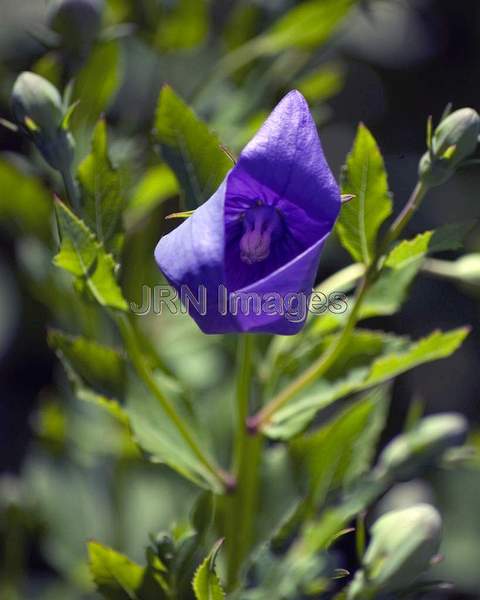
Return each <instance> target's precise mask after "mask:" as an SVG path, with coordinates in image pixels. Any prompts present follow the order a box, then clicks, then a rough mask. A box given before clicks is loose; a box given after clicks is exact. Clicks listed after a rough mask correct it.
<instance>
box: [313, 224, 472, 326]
mask: <svg viewBox="0 0 480 600" xmlns="http://www.w3.org/2000/svg"><path fill="white" fill-rule="evenodd" d="M471 227H472V223H453V224H450V225H446V226H444V227H440V228H439V229H436V230H433V231H425V232H424V233H420V234H418V235H417V236H416V237H414V238H413V239H410V240H402V241H401V242H399V243H398V244H397V245H396V246H395V247H394V248H393V249H392V250H391V251H390V253H389V254H388V255H387V257H386V259H385V264H384V266H383V269H382V272H381V273H380V277H379V278H378V280H377V281H376V282H375V283H374V284H373V286H372V287H371V289H370V290H369V292H368V293H367V296H366V298H365V300H364V302H363V305H362V307H361V309H360V316H359V318H360V319H367V318H369V317H377V316H387V315H393V314H395V313H396V312H397V311H398V310H399V309H400V307H401V306H402V304H403V303H404V302H405V300H406V299H407V297H408V290H409V288H410V285H411V284H412V282H413V280H414V279H415V277H416V275H417V274H418V273H419V271H420V269H421V268H422V266H423V265H424V262H425V259H426V257H427V256H428V255H429V254H432V253H435V252H442V251H444V250H457V249H459V248H461V247H462V245H463V240H464V238H465V236H466V234H467V233H468V231H469V230H470V229H471ZM319 325H320V323H319Z"/></svg>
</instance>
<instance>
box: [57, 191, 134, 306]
mask: <svg viewBox="0 0 480 600" xmlns="http://www.w3.org/2000/svg"><path fill="white" fill-rule="evenodd" d="M55 210H56V214H57V221H58V227H59V231H60V235H61V245H60V252H59V253H58V254H57V255H56V256H55V258H54V264H55V265H56V266H57V267H60V268H61V269H64V270H66V271H68V272H69V273H71V274H72V275H75V276H76V277H78V278H81V279H82V281H84V282H85V284H86V285H87V287H88V289H89V290H90V292H91V294H92V295H93V297H94V298H95V299H96V300H97V302H98V303H99V304H101V305H102V306H108V307H111V308H116V309H118V310H127V308H128V305H127V303H126V301H125V299H124V297H123V295H122V292H121V289H120V287H119V285H118V283H117V281H116V279H115V270H116V265H115V261H114V260H113V258H112V256H111V255H109V254H107V253H106V252H105V249H104V248H103V246H102V245H101V244H100V243H99V242H98V241H97V240H96V239H95V236H94V235H93V233H92V232H91V231H90V229H89V228H88V227H87V226H86V225H85V223H84V222H83V221H82V220H81V219H79V218H78V217H77V216H76V215H75V214H74V213H73V212H72V211H71V210H70V209H69V208H68V207H67V206H65V204H63V202H61V201H60V200H58V199H56V200H55Z"/></svg>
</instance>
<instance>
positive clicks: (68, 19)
mask: <svg viewBox="0 0 480 600" xmlns="http://www.w3.org/2000/svg"><path fill="white" fill-rule="evenodd" d="M104 8H105V1H104V0H57V1H56V2H55V3H54V4H53V6H52V8H51V9H50V12H49V15H48V23H49V25H50V28H51V29H52V30H53V31H55V33H58V35H59V36H60V38H61V41H62V46H63V47H64V48H67V49H68V50H73V51H75V52H79V53H81V54H87V53H88V52H89V50H90V48H91V46H92V44H93V43H94V42H95V40H96V39H97V37H98V35H99V33H100V29H101V26H102V16H103V11H104Z"/></svg>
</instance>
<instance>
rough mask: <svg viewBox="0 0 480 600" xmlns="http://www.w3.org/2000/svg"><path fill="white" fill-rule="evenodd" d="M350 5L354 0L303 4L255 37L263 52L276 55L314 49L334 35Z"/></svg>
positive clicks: (333, 0) (314, 1)
mask: <svg viewBox="0 0 480 600" xmlns="http://www.w3.org/2000/svg"><path fill="white" fill-rule="evenodd" d="M354 4H355V0H322V1H321V2H319V1H318V0H310V1H308V2H303V3H302V4H300V5H298V6H295V7H294V8H292V9H291V10H290V11H288V12H287V13H286V14H285V15H284V16H282V17H281V18H280V19H279V20H278V21H277V22H276V23H275V24H274V25H273V26H272V28H271V29H270V30H269V31H267V32H266V33H265V34H263V35H262V36H261V37H260V38H258V39H259V40H261V48H262V50H263V52H265V53H276V52H280V51H282V50H285V49H287V48H305V49H309V48H316V47H317V46H320V45H321V44H324V43H325V42H326V41H327V40H328V39H329V38H330V37H331V36H332V35H333V33H335V31H336V29H337V28H338V26H339V25H340V23H341V22H342V20H343V18H344V17H345V16H346V15H347V14H348V12H349V10H350V9H351V8H352V6H353V5H354Z"/></svg>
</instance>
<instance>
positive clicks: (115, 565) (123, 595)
mask: <svg viewBox="0 0 480 600" xmlns="http://www.w3.org/2000/svg"><path fill="white" fill-rule="evenodd" d="M88 557H89V567H90V572H91V574H92V577H93V580H94V582H95V584H96V586H97V589H98V591H99V592H100V593H101V594H102V596H103V597H104V598H106V599H107V600H140V596H139V595H138V590H139V589H140V588H141V585H142V580H143V577H144V574H145V569H144V568H143V567H141V566H140V565H137V564H136V563H134V562H133V561H131V560H130V559H129V558H127V557H126V556H124V555H123V554H120V553H119V552H116V551H115V550H113V549H112V548H108V547H107V546H103V545H102V544H99V543H98V542H90V543H89V544H88Z"/></svg>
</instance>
